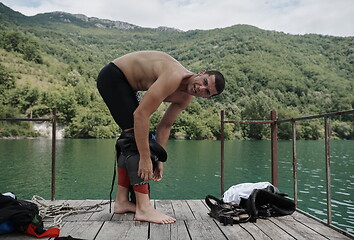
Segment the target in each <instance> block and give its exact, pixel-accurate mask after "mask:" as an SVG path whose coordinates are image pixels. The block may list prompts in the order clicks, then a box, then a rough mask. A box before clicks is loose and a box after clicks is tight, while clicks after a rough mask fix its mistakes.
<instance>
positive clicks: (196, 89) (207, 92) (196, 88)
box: [188, 74, 218, 98]
mask: <svg viewBox="0 0 354 240" xmlns="http://www.w3.org/2000/svg"><path fill="white" fill-rule="evenodd" d="M188 92H189V94H191V95H193V96H196V97H202V98H210V97H211V96H213V95H214V94H217V93H218V91H217V90H216V88H215V76H214V75H210V76H209V75H208V74H199V75H197V76H196V77H194V78H192V79H191V81H190V82H189V84H188Z"/></svg>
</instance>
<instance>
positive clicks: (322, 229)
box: [291, 212, 350, 240]
mask: <svg viewBox="0 0 354 240" xmlns="http://www.w3.org/2000/svg"><path fill="white" fill-rule="evenodd" d="M291 216H292V217H293V218H294V219H295V220H296V221H297V222H299V223H300V224H303V225H306V226H307V227H309V228H311V229H312V230H314V231H316V232H317V233H318V234H320V235H322V236H324V237H326V238H328V239H333V240H335V239H343V240H349V239H350V238H349V237H347V236H345V235H344V234H341V233H339V232H337V231H336V230H334V229H332V228H330V227H328V226H326V225H325V224H324V223H321V222H319V221H316V220H315V219H312V218H310V217H308V216H306V215H304V214H302V213H300V212H294V213H293V214H292V215H291Z"/></svg>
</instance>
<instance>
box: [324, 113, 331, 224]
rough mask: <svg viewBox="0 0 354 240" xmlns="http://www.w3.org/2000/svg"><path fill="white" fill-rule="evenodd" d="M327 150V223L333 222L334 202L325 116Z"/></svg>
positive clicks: (328, 131)
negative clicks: (332, 198) (332, 201)
mask: <svg viewBox="0 0 354 240" xmlns="http://www.w3.org/2000/svg"><path fill="white" fill-rule="evenodd" d="M324 120H325V121H324V124H325V151H326V184H327V223H328V224H332V203H331V159H330V148H329V135H330V129H329V118H328V117H325V119H324Z"/></svg>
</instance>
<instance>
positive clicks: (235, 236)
mask: <svg viewBox="0 0 354 240" xmlns="http://www.w3.org/2000/svg"><path fill="white" fill-rule="evenodd" d="M214 221H215V222H216V224H217V225H218V226H219V228H220V230H221V231H222V232H223V234H224V235H225V236H226V238H227V239H228V240H254V238H253V237H252V235H251V234H250V233H249V232H247V231H246V230H245V229H244V228H242V227H241V226H240V224H234V225H233V226H231V225H227V226H224V225H223V224H222V223H220V222H218V221H216V220H214Z"/></svg>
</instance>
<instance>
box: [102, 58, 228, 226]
mask: <svg viewBox="0 0 354 240" xmlns="http://www.w3.org/2000/svg"><path fill="white" fill-rule="evenodd" d="M97 87H98V90H99V92H100V94H101V96H102V98H103V100H104V101H105V103H106V104H107V106H108V108H109V110H110V112H111V114H112V116H113V118H114V120H115V122H116V123H117V124H118V126H119V127H120V128H121V129H122V130H123V131H124V132H128V131H129V130H134V136H135V142H136V145H137V148H138V151H139V155H140V160H139V163H138V164H137V165H138V169H136V170H135V171H136V174H137V176H135V177H134V180H133V179H131V178H132V177H131V176H129V174H128V171H127V169H125V168H124V167H120V166H123V165H124V164H120V163H119V162H118V190H117V195H116V200H115V204H114V212H115V213H125V212H135V219H136V220H138V221H148V222H153V223H162V224H167V223H173V222H175V221H176V219H174V218H173V217H170V216H167V215H165V214H163V213H161V212H159V211H158V210H156V209H154V207H153V206H152V205H151V204H150V197H149V190H148V181H149V180H151V179H152V180H154V181H160V180H161V179H162V174H163V163H162V162H158V164H157V167H156V168H155V169H154V170H153V164H152V161H151V159H150V149H149V125H150V121H149V119H150V116H151V115H152V114H153V113H154V112H155V111H156V110H157V108H158V107H159V106H160V104H161V103H162V102H169V103H170V105H169V107H168V108H167V110H166V112H165V114H164V116H163V117H162V119H161V121H160V123H159V124H158V126H157V129H156V141H157V143H159V144H160V145H161V146H162V147H166V144H167V141H168V138H169V135H170V130H171V127H172V124H173V123H174V121H175V120H176V118H177V116H178V114H179V113H180V112H181V111H182V110H184V109H185V108H186V107H187V106H188V105H189V103H190V102H191V100H192V97H193V96H196V97H203V98H210V97H212V96H215V95H218V94H220V93H221V92H222V91H223V90H224V87H225V80H224V77H223V75H222V74H221V73H220V72H218V71H202V72H200V73H199V74H195V73H192V72H190V71H188V70H187V69H186V68H185V67H183V66H182V65H181V64H180V63H179V62H178V61H177V60H176V59H174V58H173V57H171V56H170V55H168V54H166V53H163V52H158V51H140V52H133V53H129V54H127V55H124V56H122V57H119V58H117V59H115V60H114V61H112V62H111V63H109V64H108V65H106V66H105V67H104V68H103V69H102V70H101V71H100V73H99V75H98V78H97ZM137 91H146V93H145V95H144V97H143V98H142V100H141V102H140V103H139V100H138V99H137V97H136V96H137V95H136V93H137ZM128 160H129V159H128ZM128 160H126V161H128ZM129 171H131V170H129ZM136 179H139V180H138V181H136ZM131 181H132V182H131ZM130 185H133V189H134V192H135V195H136V204H134V203H132V202H130V201H129V199H128V191H129V186H130Z"/></svg>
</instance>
